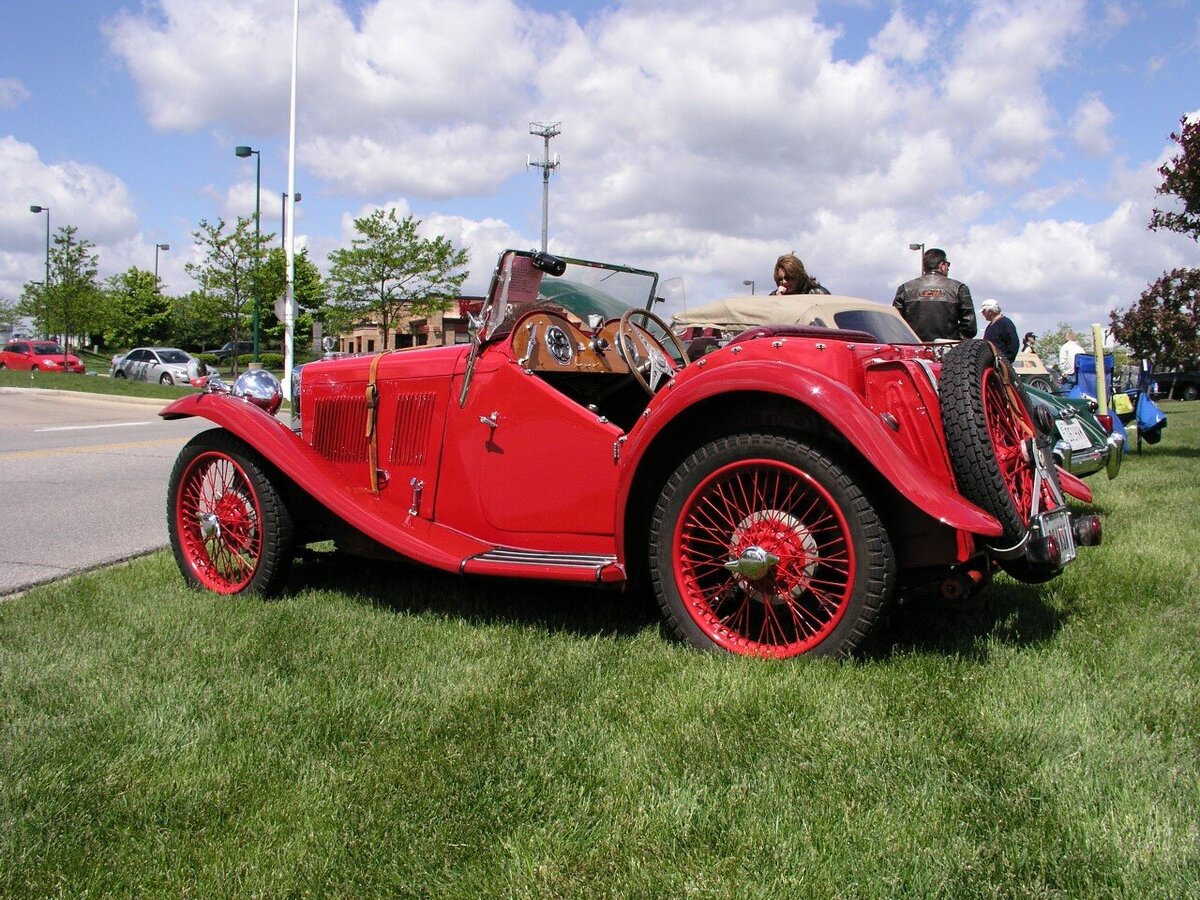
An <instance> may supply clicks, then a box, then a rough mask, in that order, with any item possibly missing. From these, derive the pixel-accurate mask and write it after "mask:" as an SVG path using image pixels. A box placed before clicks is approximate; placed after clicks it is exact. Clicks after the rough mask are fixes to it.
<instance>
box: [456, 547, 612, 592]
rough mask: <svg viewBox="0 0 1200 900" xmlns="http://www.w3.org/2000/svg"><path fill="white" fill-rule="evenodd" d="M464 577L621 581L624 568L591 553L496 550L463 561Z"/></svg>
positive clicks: (498, 548) (610, 557)
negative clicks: (487, 576) (485, 576)
mask: <svg viewBox="0 0 1200 900" xmlns="http://www.w3.org/2000/svg"><path fill="white" fill-rule="evenodd" d="M459 571H460V572H462V573H463V574H464V575H504V576H508V577H511V578H541V579H546V580H549V581H586V582H606V583H607V582H620V581H624V580H625V567H624V566H622V565H621V564H620V563H618V562H617V558H616V557H615V556H598V555H595V554H590V553H548V552H545V551H540V550H514V549H511V548H507V547H497V548H495V549H494V550H488V551H487V552H486V553H480V554H479V555H478V556H471V557H468V558H467V559H464V560H463V562H462V565H461V566H459Z"/></svg>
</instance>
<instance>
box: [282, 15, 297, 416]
mask: <svg viewBox="0 0 1200 900" xmlns="http://www.w3.org/2000/svg"><path fill="white" fill-rule="evenodd" d="M299 47H300V0H294V2H293V4H292V101H291V117H290V118H291V121H290V123H289V126H288V195H287V206H288V216H287V222H286V223H285V224H284V226H283V232H284V234H283V241H284V256H285V258H286V260H287V289H286V293H285V294H284V302H283V309H284V312H283V324H284V328H283V334H284V338H283V390H284V396H288V395H289V394H290V393H291V389H292V366H293V362H294V360H295V355H296V349H295V348H296V336H295V328H296V291H295V284H294V282H295V278H296V57H297V55H298V50H299Z"/></svg>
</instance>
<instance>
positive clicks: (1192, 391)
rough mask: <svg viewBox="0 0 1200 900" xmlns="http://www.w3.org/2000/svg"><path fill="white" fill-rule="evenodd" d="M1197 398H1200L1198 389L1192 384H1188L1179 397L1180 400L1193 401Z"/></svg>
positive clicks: (1199, 389)
mask: <svg viewBox="0 0 1200 900" xmlns="http://www.w3.org/2000/svg"><path fill="white" fill-rule="evenodd" d="M1197 397H1200V388H1197V387H1196V385H1194V384H1189V385H1188V386H1187V387H1185V388H1184V389H1183V391H1182V392H1181V393H1180V395H1179V399H1180V400H1195V399H1196V398H1197Z"/></svg>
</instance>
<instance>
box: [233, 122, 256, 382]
mask: <svg viewBox="0 0 1200 900" xmlns="http://www.w3.org/2000/svg"><path fill="white" fill-rule="evenodd" d="M233 154H234V156H237V157H239V158H240V159H246V158H247V157H249V156H253V157H254V267H255V269H257V268H258V243H259V235H260V231H259V220H260V217H261V216H260V213H261V199H262V198H261V194H262V153H261V151H259V150H254V149H253V148H251V147H247V146H246V145H244V144H242V145H239V146H237V147H235V148H234V149H233ZM254 361H255V362H258V279H255V282H254Z"/></svg>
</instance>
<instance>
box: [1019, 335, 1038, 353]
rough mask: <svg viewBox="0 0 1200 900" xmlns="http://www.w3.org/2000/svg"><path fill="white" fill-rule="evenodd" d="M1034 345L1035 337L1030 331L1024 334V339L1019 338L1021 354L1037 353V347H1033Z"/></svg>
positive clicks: (1035, 342)
mask: <svg viewBox="0 0 1200 900" xmlns="http://www.w3.org/2000/svg"><path fill="white" fill-rule="evenodd" d="M1035 344H1037V335H1036V334H1034V333H1033V332H1032V331H1027V332H1025V337H1023V338H1021V352H1022V353H1037V347H1035V346H1034V345H1035Z"/></svg>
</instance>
